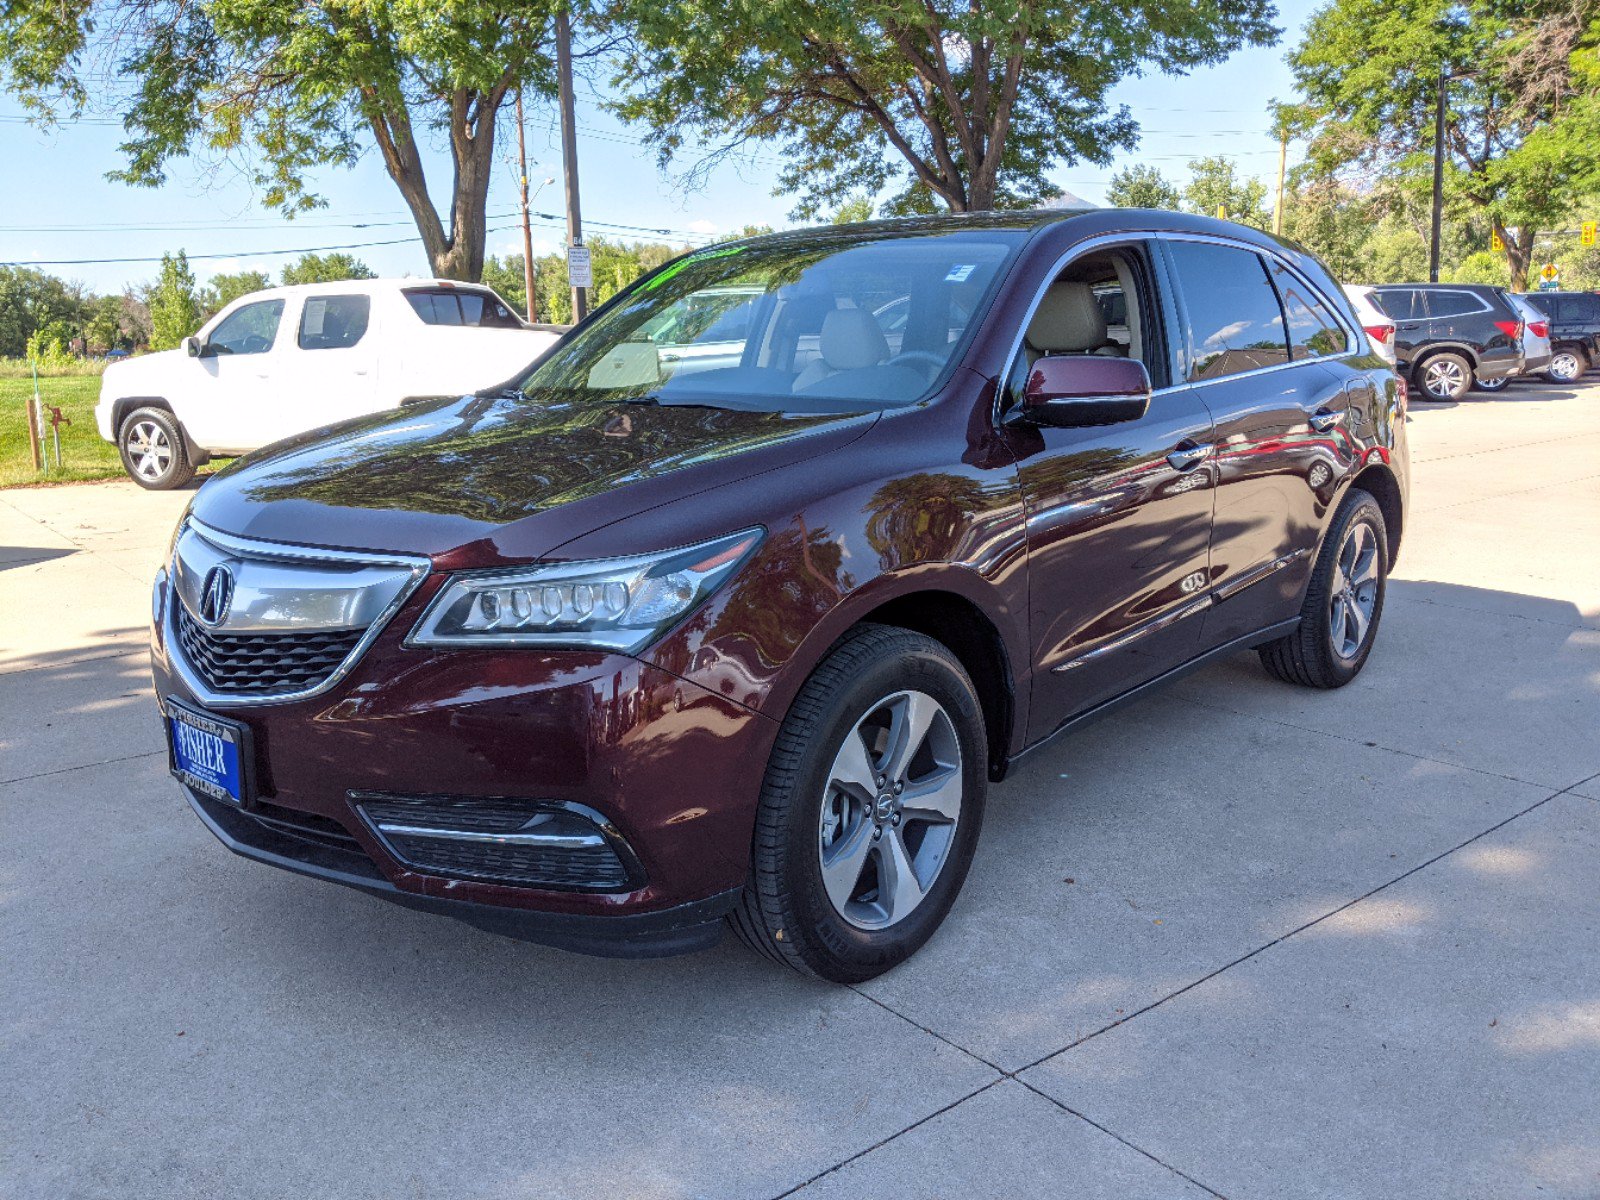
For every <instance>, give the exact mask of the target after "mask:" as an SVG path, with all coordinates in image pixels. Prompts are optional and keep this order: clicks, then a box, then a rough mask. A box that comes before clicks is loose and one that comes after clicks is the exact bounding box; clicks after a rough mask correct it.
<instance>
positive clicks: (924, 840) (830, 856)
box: [728, 625, 988, 983]
mask: <svg viewBox="0 0 1600 1200" xmlns="http://www.w3.org/2000/svg"><path fill="white" fill-rule="evenodd" d="M987 745H988V742H987V737H986V734H985V728H984V722H983V712H982V709H981V707H980V706H979V703H978V696H977V692H976V690H975V689H974V688H973V686H972V681H971V679H969V678H968V677H967V673H966V671H965V670H963V669H962V666H961V663H960V662H959V660H957V659H956V657H955V656H954V655H953V654H951V653H950V651H949V650H947V649H946V648H945V647H944V646H942V645H940V644H939V643H938V642H936V641H934V640H933V639H932V638H929V637H925V636H923V635H922V634H919V633H913V632H911V631H909V630H905V629H897V628H893V627H890V626H884V625H862V626H860V627H858V628H857V629H856V630H855V631H853V632H852V633H851V634H849V635H848V636H847V637H846V638H845V639H844V641H842V642H841V643H840V644H839V645H838V646H837V647H835V648H834V650H833V652H832V653H830V654H829V655H828V657H827V658H826V659H824V660H823V662H822V664H821V665H820V666H819V667H818V668H817V669H816V671H815V672H813V674H812V676H811V678H810V679H808V680H807V681H806V683H805V686H804V687H803V688H802V689H801V690H800V694H799V695H798V696H797V697H796V698H795V701H794V704H793V705H792V706H791V707H790V709H789V713H788V715H787V716H786V717H785V718H784V722H783V728H782V729H781V730H780V731H779V734H778V740H777V743H776V745H775V746H774V747H773V751H772V757H771V759H770V760H769V762H768V765H767V774H766V779H765V781H764V783H763V785H762V789H761V801H760V808H759V811H758V813H757V816H756V830H755V838H754V842H753V846H752V851H751V864H750V877H749V880H748V882H747V883H746V884H745V889H744V895H743V896H742V898H741V899H740V903H739V905H738V907H737V908H736V909H735V910H734V911H733V913H732V914H730V916H729V918H728V920H729V923H730V924H731V925H732V926H733V928H734V931H735V932H736V933H737V934H738V935H739V937H740V938H741V939H742V940H743V941H744V942H746V943H747V944H748V945H750V946H751V947H752V948H754V949H755V950H758V951H760V952H761V953H762V954H765V955H766V956H767V957H769V958H772V959H774V960H775V961H777V962H781V963H786V964H787V965H788V966H790V967H793V968H794V969H795V970H797V971H800V972H801V973H803V974H806V975H812V976H815V977H817V978H820V979H827V980H830V981H832V982H834V983H860V982H862V981H863V980H867V979H871V978H873V977H874V976H876V975H880V974H882V973H883V972H884V971H887V970H889V968H891V967H894V966H896V965H898V964H899V963H902V962H904V961H905V960H906V959H907V958H909V957H910V956H911V955H912V954H913V953H915V952H916V951H917V949H918V948H920V947H921V946H922V944H923V943H924V942H926V941H927V940H928V938H930V937H931V936H932V935H933V932H934V931H935V930H936V929H938V927H939V925H940V924H941V923H942V922H943V921H944V918H945V916H946V914H947V913H948V912H949V911H950V908H951V906H952V905H953V904H954V903H955V899H956V896H957V894H958V893H959V892H960V890H961V885H962V883H963V881H964V880H965V879H966V875H967V869H968V867H969V866H970V865H971V863H972V856H973V852H974V850H975V849H976V847H977V843H978V832H979V829H980V827H981V825H982V822H983V805H984V797H985V789H986V786H987V780H988V761H987Z"/></svg>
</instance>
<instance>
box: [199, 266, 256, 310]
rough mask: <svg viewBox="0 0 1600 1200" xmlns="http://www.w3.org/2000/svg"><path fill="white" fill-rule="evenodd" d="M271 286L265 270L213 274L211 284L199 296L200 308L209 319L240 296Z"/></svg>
mask: <svg viewBox="0 0 1600 1200" xmlns="http://www.w3.org/2000/svg"><path fill="white" fill-rule="evenodd" d="M271 286H272V279H271V277H270V276H269V275H268V274H267V273H266V272H265V271H239V272H237V273H235V274H232V275H213V276H212V277H211V284H210V286H209V287H207V288H206V290H205V293H204V295H202V296H201V304H200V307H201V309H202V310H203V311H204V312H205V315H206V317H207V318H208V319H209V318H210V317H212V316H215V315H216V314H217V313H219V312H221V311H222V310H223V309H224V308H227V307H228V305H230V304H232V303H233V302H234V301H235V300H237V299H238V298H239V297H240V296H248V295H249V294H250V293H251V292H259V291H261V290H263V289H265V288H269V287H271Z"/></svg>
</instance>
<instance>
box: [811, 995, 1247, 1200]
mask: <svg viewBox="0 0 1600 1200" xmlns="http://www.w3.org/2000/svg"><path fill="white" fill-rule="evenodd" d="M850 990H851V991H852V992H854V993H855V994H856V995H858V996H861V997H863V998H864V999H867V1000H870V1001H872V1003H874V1004H876V1005H877V1006H878V1007H879V1008H881V1009H883V1010H884V1011H885V1012H887V1013H890V1014H891V1015H893V1016H896V1017H899V1018H900V1019H901V1020H902V1021H904V1022H906V1023H907V1024H908V1025H911V1026H912V1027H913V1028H916V1029H920V1030H921V1031H922V1032H923V1033H926V1034H927V1035H928V1036H930V1037H933V1038H937V1039H938V1040H939V1041H941V1042H943V1043H944V1044H945V1045H947V1046H949V1047H951V1048H952V1049H954V1050H957V1051H959V1052H960V1053H962V1054H965V1055H966V1056H967V1057H969V1058H973V1059H976V1060H977V1061H978V1062H981V1063H982V1064H983V1065H984V1066H986V1067H988V1068H990V1069H991V1070H994V1071H998V1072H999V1073H1000V1076H1001V1077H1000V1078H999V1079H996V1080H994V1081H993V1082H992V1083H990V1084H988V1085H987V1086H988V1087H993V1086H994V1084H996V1083H1001V1082H1004V1081H1005V1080H1007V1079H1010V1080H1013V1081H1015V1082H1016V1083H1020V1084H1021V1085H1022V1086H1023V1087H1025V1088H1027V1089H1028V1090H1029V1091H1030V1092H1033V1093H1035V1094H1036V1095H1039V1096H1042V1097H1044V1099H1046V1100H1048V1101H1049V1102H1050V1103H1051V1104H1053V1105H1055V1106H1056V1107H1057V1108H1059V1109H1061V1110H1062V1111H1063V1112H1065V1113H1068V1114H1070V1115H1072V1116H1074V1117H1077V1118H1078V1119H1079V1120H1080V1121H1083V1122H1085V1123H1087V1124H1088V1125H1090V1126H1092V1127H1093V1128H1095V1129H1098V1130H1099V1131H1100V1132H1101V1133H1103V1134H1105V1135H1106V1136H1107V1137H1111V1138H1115V1139H1116V1140H1117V1141H1119V1142H1121V1143H1122V1144H1123V1145H1124V1146H1126V1147H1128V1149H1130V1150H1135V1151H1137V1152H1138V1153H1140V1154H1142V1155H1144V1157H1146V1158H1148V1159H1149V1160H1150V1161H1151V1162H1153V1163H1155V1164H1156V1165H1157V1166H1160V1167H1165V1168H1166V1169H1167V1170H1169V1171H1171V1172H1172V1173H1173V1174H1174V1175H1177V1176H1179V1177H1180V1178H1182V1179H1186V1180H1188V1181H1189V1182H1190V1183H1192V1184H1194V1186H1195V1187H1197V1188H1199V1189H1200V1190H1201V1191H1203V1192H1205V1193H1207V1194H1208V1195H1211V1196H1217V1197H1221V1198H1222V1200H1226V1197H1222V1193H1221V1192H1218V1191H1216V1190H1215V1189H1213V1188H1209V1187H1207V1186H1206V1185H1205V1184H1203V1183H1201V1182H1200V1181H1199V1180H1198V1179H1196V1178H1194V1176H1192V1175H1189V1174H1186V1173H1185V1172H1183V1171H1180V1170H1179V1169H1178V1168H1177V1167H1174V1166H1172V1165H1171V1164H1170V1163H1164V1162H1162V1161H1161V1160H1160V1159H1159V1158H1157V1157H1156V1156H1155V1155H1154V1154H1151V1153H1150V1152H1149V1151H1148V1150H1145V1149H1144V1148H1142V1147H1140V1146H1136V1145H1134V1143H1132V1142H1130V1141H1129V1140H1128V1139H1127V1138H1125V1137H1123V1136H1122V1135H1121V1134H1119V1133H1115V1132H1113V1131H1112V1130H1110V1129H1107V1128H1106V1127H1105V1126H1104V1125H1102V1124H1100V1123H1099V1122H1098V1121H1094V1120H1090V1118H1088V1117H1086V1116H1084V1115H1083V1114H1082V1113H1081V1112H1078V1111H1077V1110H1076V1109H1073V1108H1069V1107H1068V1106H1067V1105H1065V1104H1063V1103H1061V1101H1059V1100H1057V1099H1056V1098H1055V1097H1054V1096H1051V1095H1048V1094H1046V1093H1045V1092H1042V1091H1040V1090H1039V1089H1038V1088H1036V1087H1034V1086H1033V1084H1031V1083H1029V1082H1028V1081H1027V1080H1026V1079H1018V1078H1017V1071H1008V1070H1006V1069H1005V1068H1004V1067H1002V1066H1000V1064H998V1063H992V1062H990V1061H989V1060H988V1059H987V1058H984V1057H983V1055H981V1054H978V1053H977V1052H976V1051H973V1050H969V1049H967V1048H966V1047H965V1046H963V1045H961V1044H960V1043H959V1042H953V1041H951V1040H950V1039H949V1038H947V1037H945V1036H944V1034H942V1033H940V1032H939V1031H938V1030H936V1029H930V1028H929V1027H928V1026H926V1025H924V1024H923V1023H922V1022H921V1021H918V1020H917V1019H916V1018H914V1017H910V1016H907V1015H906V1014H905V1013H903V1012H901V1011H900V1010H899V1009H897V1008H894V1007H892V1006H891V1005H889V1004H887V1003H885V1002H884V1001H882V1000H880V999H878V998H877V997H876V996H872V995H868V994H867V993H866V992H863V991H862V990H861V988H860V987H859V986H857V985H855V984H851V985H850ZM1017 1070H1018V1071H1025V1070H1027V1067H1019V1068H1017ZM980 1090H982V1089H980ZM973 1094H974V1095H976V1094H977V1093H973ZM970 1098H971V1097H968V1099H970ZM918 1124H920V1122H918ZM915 1128H916V1126H915V1125H909V1126H907V1127H906V1129H915ZM900 1132H901V1133H904V1132H906V1130H901V1131H900ZM899 1136H900V1134H898V1133H897V1134H892V1135H891V1136H890V1137H888V1138H885V1139H884V1141H885V1142H890V1141H893V1140H894V1139H895V1138H897V1137H899ZM880 1144H882V1143H880ZM846 1161H848V1160H846ZM843 1165H844V1163H840V1164H839V1166H843ZM835 1169H837V1168H835ZM825 1173H826V1172H824V1174H825ZM801 1186H802V1187H804V1186H806V1185H805V1184H802V1185H801ZM785 1194H786V1195H787V1193H785Z"/></svg>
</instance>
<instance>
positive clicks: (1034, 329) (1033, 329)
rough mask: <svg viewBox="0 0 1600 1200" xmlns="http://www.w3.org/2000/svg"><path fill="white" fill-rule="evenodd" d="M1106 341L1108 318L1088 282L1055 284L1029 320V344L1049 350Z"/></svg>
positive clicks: (1079, 349)
mask: <svg viewBox="0 0 1600 1200" xmlns="http://www.w3.org/2000/svg"><path fill="white" fill-rule="evenodd" d="M1105 344H1106V319H1105V317H1104V316H1103V315H1102V314H1101V312H1100V305H1099V304H1097V303H1096V302H1095V298H1094V292H1093V291H1092V290H1091V289H1090V287H1089V285H1088V284H1087V283H1077V282H1074V281H1063V282H1061V283H1057V284H1052V285H1051V287H1050V290H1049V291H1047V292H1046V293H1045V294H1044V299H1043V300H1042V301H1040V303H1039V309H1038V311H1037V312H1035V313H1034V314H1033V320H1032V321H1030V322H1029V323H1028V345H1030V346H1032V347H1033V348H1034V349H1035V350H1040V351H1043V352H1044V353H1046V354H1063V353H1065V354H1076V353H1082V352H1083V351H1085V350H1098V349H1100V347H1101V346H1104V345H1105Z"/></svg>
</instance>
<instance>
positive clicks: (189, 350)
mask: <svg viewBox="0 0 1600 1200" xmlns="http://www.w3.org/2000/svg"><path fill="white" fill-rule="evenodd" d="M204 349H205V347H204V346H202V345H201V344H200V339H199V338H197V337H195V336H193V335H192V334H191V335H190V336H189V337H186V338H184V339H183V352H184V353H185V354H187V355H188V356H189V357H190V358H199V357H200V352H201V351H202V350H204Z"/></svg>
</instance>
